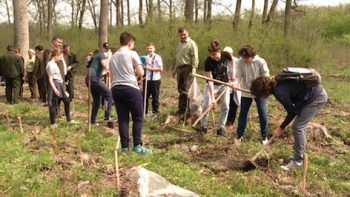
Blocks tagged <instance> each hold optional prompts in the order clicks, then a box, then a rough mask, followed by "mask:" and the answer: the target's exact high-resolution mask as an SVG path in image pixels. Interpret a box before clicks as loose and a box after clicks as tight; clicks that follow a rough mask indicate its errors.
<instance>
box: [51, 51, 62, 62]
mask: <svg viewBox="0 0 350 197" xmlns="http://www.w3.org/2000/svg"><path fill="white" fill-rule="evenodd" d="M60 54H61V50H59V49H54V50H53V51H51V53H50V58H49V59H50V60H52V58H53V57H55V56H57V55H60Z"/></svg>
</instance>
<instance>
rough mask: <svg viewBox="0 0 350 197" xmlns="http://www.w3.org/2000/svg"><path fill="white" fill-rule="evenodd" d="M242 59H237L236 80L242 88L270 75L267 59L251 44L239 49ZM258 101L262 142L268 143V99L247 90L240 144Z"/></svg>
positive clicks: (243, 94)
mask: <svg viewBox="0 0 350 197" xmlns="http://www.w3.org/2000/svg"><path fill="white" fill-rule="evenodd" d="M238 55H239V56H240V59H239V60H238V61H237V67H236V76H235V77H236V80H235V82H237V83H238V84H239V86H240V88H242V89H246V90H249V89H250V85H251V83H252V81H253V80H254V79H256V78H258V77H260V76H266V77H268V76H269V75H270V71H269V68H268V66H267V63H266V61H265V59H263V58H261V57H259V56H258V55H257V54H256V52H255V50H254V48H253V47H252V46H250V45H245V46H243V47H242V48H241V49H239V51H238ZM253 99H254V101H255V103H256V106H257V108H258V113H259V121H260V133H261V137H262V141H261V143H262V144H264V145H265V144H267V142H268V139H267V125H268V124H267V112H266V99H264V98H255V97H254V96H253V95H251V94H250V93H247V92H242V96H241V106H240V113H239V117H238V126H237V136H236V138H235V144H236V145H240V144H241V141H242V139H243V134H244V130H245V128H246V125H247V116H248V111H249V108H250V106H251V104H252V102H253Z"/></svg>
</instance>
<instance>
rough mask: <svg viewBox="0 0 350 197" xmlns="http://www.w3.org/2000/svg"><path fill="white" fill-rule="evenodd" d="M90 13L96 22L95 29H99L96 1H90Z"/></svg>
mask: <svg viewBox="0 0 350 197" xmlns="http://www.w3.org/2000/svg"><path fill="white" fill-rule="evenodd" d="M88 4H89V11H90V14H91V17H92V21H93V22H94V26H95V29H97V14H96V9H95V8H96V4H95V1H94V0H88Z"/></svg>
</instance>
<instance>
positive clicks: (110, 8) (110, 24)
mask: <svg viewBox="0 0 350 197" xmlns="http://www.w3.org/2000/svg"><path fill="white" fill-rule="evenodd" d="M112 3H113V2H112V1H111V2H110V3H109V5H108V6H109V28H112V25H113V24H112V21H113V6H112Z"/></svg>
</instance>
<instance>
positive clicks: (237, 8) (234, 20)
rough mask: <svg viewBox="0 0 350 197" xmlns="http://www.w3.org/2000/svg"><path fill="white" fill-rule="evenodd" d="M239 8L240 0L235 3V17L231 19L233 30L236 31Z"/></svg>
mask: <svg viewBox="0 0 350 197" xmlns="http://www.w3.org/2000/svg"><path fill="white" fill-rule="evenodd" d="M241 6H242V0H237V1H236V10H235V16H234V19H233V30H234V31H237V30H238V25H239V21H240V19H241Z"/></svg>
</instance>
